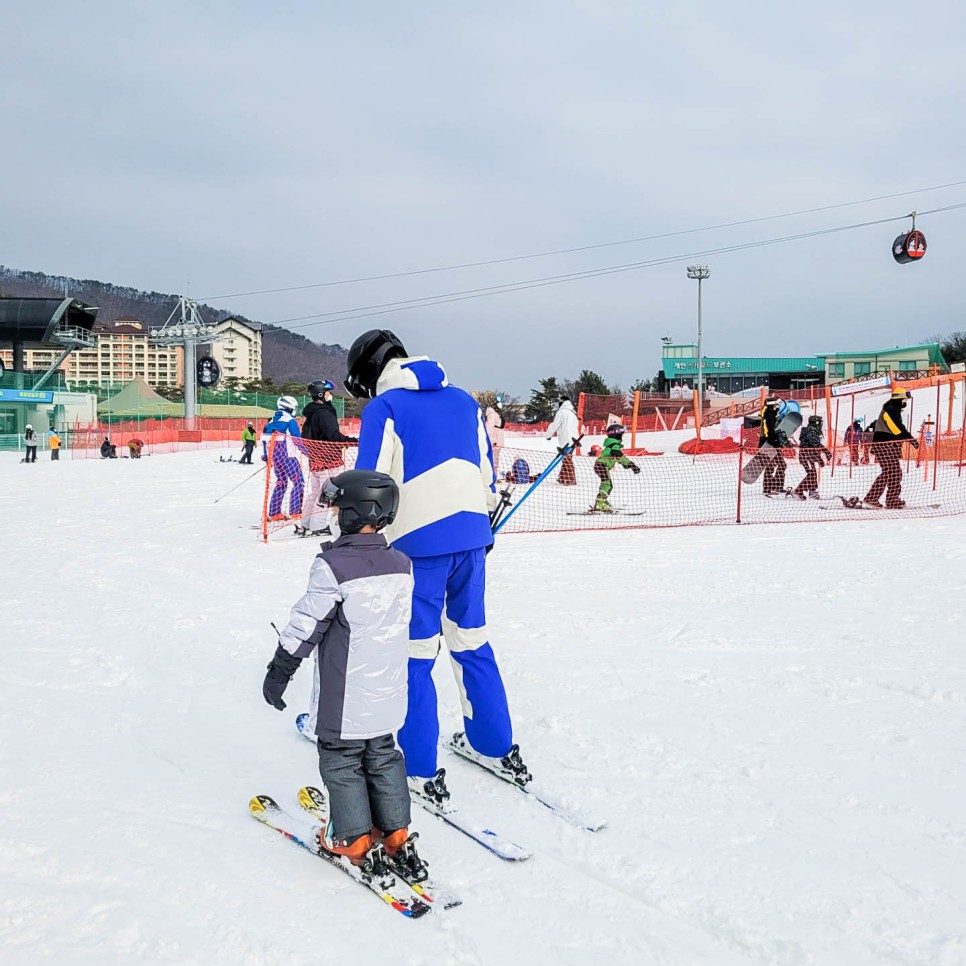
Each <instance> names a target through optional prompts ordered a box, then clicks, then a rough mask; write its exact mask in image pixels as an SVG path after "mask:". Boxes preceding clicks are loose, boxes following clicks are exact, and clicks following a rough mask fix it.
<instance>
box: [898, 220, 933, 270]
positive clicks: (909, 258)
mask: <svg viewBox="0 0 966 966" xmlns="http://www.w3.org/2000/svg"><path fill="white" fill-rule="evenodd" d="M925 254H926V236H925V235H924V234H923V233H922V232H921V231H917V230H915V229H914V230H913V231H907V232H903V233H902V234H901V235H899V236H898V237H897V238H896V240H895V241H894V242H893V243H892V257H893V258H894V259H895V260H896V261H897V262H898V263H899V264H900V265H905V264H906V262H917V261H919V259H920V258H922V256H923V255H925Z"/></svg>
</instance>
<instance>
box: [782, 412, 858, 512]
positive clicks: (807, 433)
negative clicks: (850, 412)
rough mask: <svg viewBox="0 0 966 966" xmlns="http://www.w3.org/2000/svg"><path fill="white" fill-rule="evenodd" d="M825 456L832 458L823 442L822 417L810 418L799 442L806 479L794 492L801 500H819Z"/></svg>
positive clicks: (799, 458) (799, 456)
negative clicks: (819, 469) (819, 484)
mask: <svg viewBox="0 0 966 966" xmlns="http://www.w3.org/2000/svg"><path fill="white" fill-rule="evenodd" d="M857 449H858V447H856V450H857ZM823 455H824V457H825V459H827V460H830V459H831V458H832V454H831V453H830V452H829V449H828V447H827V446H825V444H824V443H823V442H822V417H821V416H809V417H808V425H807V426H806V427H805V428H804V429H803V430H802V435H801V436H800V437H799V441H798V462H799V463H801V464H802V469H804V470H805V479H803V480H802V482H801V483H799V484H798V486H796V487H795V490H794V493H795V496H797V497H798V498H799V499H800V500H804V499H806V498H811V499H813V500H817V499H819V495H818V467H820V466H824V465H825V462H824V460H823V459H822V456H823Z"/></svg>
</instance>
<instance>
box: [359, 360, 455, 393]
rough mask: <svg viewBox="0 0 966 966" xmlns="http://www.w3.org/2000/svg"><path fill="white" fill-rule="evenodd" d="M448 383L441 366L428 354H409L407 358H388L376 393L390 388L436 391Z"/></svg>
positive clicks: (377, 384)
mask: <svg viewBox="0 0 966 966" xmlns="http://www.w3.org/2000/svg"><path fill="white" fill-rule="evenodd" d="M448 385H449V380H448V379H447V378H446V372H445V371H444V369H443V367H442V366H441V365H440V364H439V363H438V362H436V361H435V360H433V359H430V358H429V357H428V356H411V357H409V358H407V359H390V360H389V361H388V362H387V363H386V367H385V369H383V370H382V375H381V376H380V377H379V382H377V383H376V395H377V396H378V395H380V394H381V393H384V392H388V391H389V390H390V389H411V390H413V391H415V392H437V391H438V390H440V389H445V388H446V387H447V386H448Z"/></svg>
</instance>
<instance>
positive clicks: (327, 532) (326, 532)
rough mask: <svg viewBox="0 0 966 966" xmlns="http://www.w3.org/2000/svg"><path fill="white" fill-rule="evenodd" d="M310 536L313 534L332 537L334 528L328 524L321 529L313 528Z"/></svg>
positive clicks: (314, 535) (313, 535)
mask: <svg viewBox="0 0 966 966" xmlns="http://www.w3.org/2000/svg"><path fill="white" fill-rule="evenodd" d="M309 536H312V537H331V536H332V528H331V527H328V526H326V527H323V528H322V529H321V530H313V531H312V532H311V533H310V534H309Z"/></svg>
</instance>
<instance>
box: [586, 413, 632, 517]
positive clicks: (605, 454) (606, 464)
mask: <svg viewBox="0 0 966 966" xmlns="http://www.w3.org/2000/svg"><path fill="white" fill-rule="evenodd" d="M626 432H627V429H626V427H624V426H621V425H619V424H617V423H615V424H613V425H611V426H608V427H607V437H606V438H605V440H604V448H603V449H602V450H601V453H600V456H598V457H597V459H596V460H595V461H594V472H595V473H596V474H597V475H598V476H599V477H600V489H599V490H598V491H597V499H596V500H595V501H594V505H593V506H592V507H591V508H590V509H591V512H592V513H613V512H614V508H613V507H612V506H611V505H610V503H609V502H608V500H607V497H609V496H610V493H611V490H613V489H614V484H613V482H612V481H611V478H610V471H611V470H612V469H613V468H614V466H615V464H617V463H620V465H621V466H624V467H626V468H627V469H629V470H631V471H632V472H633V473H634V475H635V476H636V475H637V474H638V473H640V472H641V468H640V467H639V466H638V465H637V463H635V462H634V461H633V460H631V459H628V458H627V457H626V456H625V455H624V453H623V450H622V449H621V446H622V444H623V440H624V433H626Z"/></svg>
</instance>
